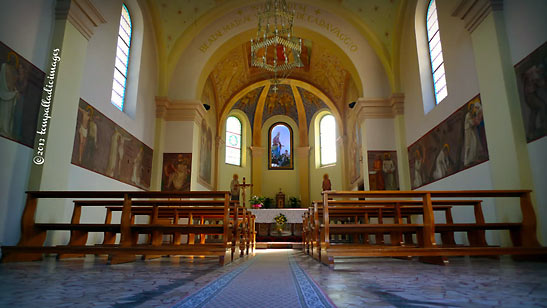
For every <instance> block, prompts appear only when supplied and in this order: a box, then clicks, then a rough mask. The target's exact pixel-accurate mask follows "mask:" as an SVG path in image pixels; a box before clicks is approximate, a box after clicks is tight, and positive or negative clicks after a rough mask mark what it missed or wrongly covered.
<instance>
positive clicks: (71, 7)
mask: <svg viewBox="0 0 547 308" xmlns="http://www.w3.org/2000/svg"><path fill="white" fill-rule="evenodd" d="M55 18H56V19H57V20H64V19H66V20H68V21H69V22H70V23H71V24H72V25H73V26H74V27H75V28H76V29H77V30H78V31H79V32H80V33H81V34H82V35H83V36H84V37H85V38H86V39H87V40H89V39H90V38H91V37H92V36H93V30H94V28H96V27H98V26H99V25H101V24H104V23H106V19H104V17H103V15H102V14H101V12H100V11H99V10H98V9H97V8H96V7H95V6H94V5H93V3H91V1H89V0H58V1H57V4H56V6H55Z"/></svg>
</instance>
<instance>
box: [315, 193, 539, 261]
mask: <svg viewBox="0 0 547 308" xmlns="http://www.w3.org/2000/svg"><path fill="white" fill-rule="evenodd" d="M348 198H355V199H363V198H367V200H362V201H370V200H368V199H369V198H382V199H391V200H386V201H388V202H400V200H413V201H416V199H418V198H419V203H420V205H419V209H418V211H417V212H416V214H419V215H421V216H422V220H423V222H422V223H408V222H407V223H406V224H404V223H403V222H402V213H404V211H405V207H408V205H402V204H400V205H399V206H396V207H395V208H394V209H395V213H396V214H395V221H394V223H392V224H384V223H377V224H370V223H368V224H367V223H358V224H355V223H354V224H346V225H339V224H332V223H331V219H330V215H331V212H332V213H335V211H336V210H335V209H336V207H340V206H341V204H344V203H343V202H339V201H346V205H347V204H348V203H353V202H356V201H358V200H344V199H348ZM403 198H405V199H403ZM438 198H442V199H446V198H480V199H484V198H518V199H519V201H520V209H521V212H522V221H521V222H519V223H506V222H496V223H486V222H484V217H483V216H482V210H481V209H479V208H480V203H478V205H473V206H474V207H475V215H476V216H475V222H474V223H454V222H450V221H448V220H447V223H444V224H436V223H435V219H434V214H433V212H434V206H433V205H434V202H435V201H434V200H436V199H438ZM337 202H338V203H337ZM451 202H454V204H451V206H458V205H461V206H463V205H465V204H458V202H457V201H451ZM323 204H324V206H323V215H322V216H323V217H322V220H321V224H319V215H318V214H319V213H318V209H317V210H315V209H314V215H315V216H316V217H314V220H315V221H316V222H315V223H316V225H317V226H319V228H318V227H316V228H315V230H314V233H315V235H313V236H315V237H316V238H318V240H317V241H316V242H317V248H315V247H314V249H317V250H318V251H317V253H316V254H313V253H312V254H313V256H314V257H317V258H319V259H320V260H321V262H322V263H324V264H326V265H329V266H331V267H333V266H334V258H335V257H339V256H362V257H411V256H418V257H419V258H420V260H421V261H422V262H427V263H434V264H446V263H447V258H446V257H447V256H464V255H466V256H473V255H482V256H484V255H488V256H490V255H502V254H509V255H526V256H536V257H537V256H538V255H539V256H541V257H545V256H547V248H545V247H541V246H540V244H539V242H538V240H537V238H536V216H535V213H534V210H533V207H532V204H531V200H530V191H529V190H511V191H362V192H361V191H360V192H356V191H343V192H335V191H327V192H324V193H323ZM363 204H366V203H363ZM414 207H415V206H414ZM363 208H366V206H363ZM355 210H356V211H358V209H355ZM363 212H366V210H363ZM486 230H508V231H509V232H510V235H511V239H512V242H513V247H492V246H488V245H487V243H486V241H485V240H484V232H485V231H486ZM436 232H440V233H442V232H467V234H468V237H469V239H470V244H471V245H470V246H465V247H461V246H454V245H445V246H443V245H437V243H436V240H435V233H436ZM352 233H353V234H358V233H383V234H388V233H412V234H416V235H417V237H418V243H416V244H414V243H413V244H412V245H406V244H404V243H401V244H396V243H394V241H392V244H391V245H374V246H371V245H368V244H353V243H352V244H333V243H331V242H330V235H331V234H352ZM312 242H313V240H312Z"/></svg>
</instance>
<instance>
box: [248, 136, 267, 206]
mask: <svg viewBox="0 0 547 308" xmlns="http://www.w3.org/2000/svg"><path fill="white" fill-rule="evenodd" d="M250 149H251V155H252V163H251V175H252V179H251V180H252V182H251V183H253V187H252V189H251V191H252V194H253V195H261V194H262V166H263V164H264V161H263V159H264V154H265V153H266V148H265V147H257V146H252V147H251V148H250Z"/></svg>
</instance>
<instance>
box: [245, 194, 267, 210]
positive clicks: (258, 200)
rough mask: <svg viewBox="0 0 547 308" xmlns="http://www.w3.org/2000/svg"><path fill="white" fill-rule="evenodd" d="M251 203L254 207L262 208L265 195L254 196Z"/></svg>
mask: <svg viewBox="0 0 547 308" xmlns="http://www.w3.org/2000/svg"><path fill="white" fill-rule="evenodd" d="M249 203H250V204H251V207H252V208H253V209H260V208H262V207H263V206H264V197H259V196H252V197H251V199H250V200H249Z"/></svg>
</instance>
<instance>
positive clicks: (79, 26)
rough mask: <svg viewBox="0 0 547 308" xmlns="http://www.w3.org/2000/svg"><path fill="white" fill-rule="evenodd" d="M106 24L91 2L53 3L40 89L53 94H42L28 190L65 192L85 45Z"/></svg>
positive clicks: (77, 0) (61, 1)
mask: <svg viewBox="0 0 547 308" xmlns="http://www.w3.org/2000/svg"><path fill="white" fill-rule="evenodd" d="M105 22H106V20H105V19H104V18H103V16H102V15H101V13H100V12H99V11H98V10H97V9H96V8H95V7H94V6H93V4H92V3H91V2H89V1H84V0H58V1H57V4H56V7H55V26H54V27H55V28H54V30H53V40H52V44H51V51H50V52H51V53H50V54H49V55H48V58H49V64H48V66H47V71H46V80H45V85H44V86H45V87H44V88H45V89H46V88H47V89H51V94H48V93H47V92H45V91H44V94H43V96H42V100H43V101H42V107H41V110H40V113H39V116H38V128H40V127H42V131H44V128H45V134H44V135H39V137H37V138H36V143H35V149H37V148H38V145H39V144H40V146H41V147H44V151H43V155H40V156H42V157H43V161H40V159H37V162H38V164H36V163H35V164H33V166H32V169H31V175H30V181H29V189H30V190H66V189H67V187H68V177H69V169H70V162H71V157H72V148H73V143H74V127H76V120H77V116H76V115H77V114H78V104H79V101H80V89H81V86H82V77H83V73H84V66H85V59H86V51H87V42H88V40H89V39H90V38H91V36H92V35H93V29H94V28H95V27H97V26H98V25H99V24H102V23H105ZM48 86H51V87H48ZM46 116H50V117H51V118H49V119H48V120H47V124H48V126H47V127H43V126H42V124H43V120H44V118H45V117H46ZM35 155H37V153H36V152H35ZM37 156H38V155H37ZM40 163H41V164H40Z"/></svg>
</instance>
